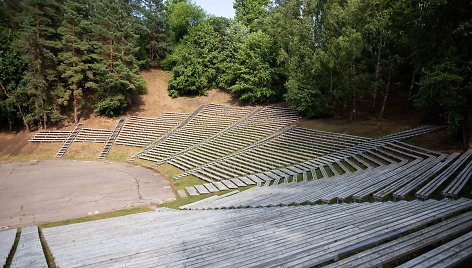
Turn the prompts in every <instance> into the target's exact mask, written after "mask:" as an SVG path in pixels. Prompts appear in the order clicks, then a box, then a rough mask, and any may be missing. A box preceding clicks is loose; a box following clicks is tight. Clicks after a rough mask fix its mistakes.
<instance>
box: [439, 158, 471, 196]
mask: <svg viewBox="0 0 472 268" xmlns="http://www.w3.org/2000/svg"><path fill="white" fill-rule="evenodd" d="M470 178H472V161H469V163H468V164H466V166H465V168H464V169H463V170H462V171H461V172H460V173H459V175H457V177H456V178H455V179H454V180H453V181H452V182H451V183H450V184H449V185H448V186H447V187H446V189H444V191H443V192H442V193H443V195H444V196H446V197H453V198H456V197H457V195H458V194H459V192H460V191H461V190H462V188H464V186H465V185H466V183H467V182H468V181H469V180H470Z"/></svg>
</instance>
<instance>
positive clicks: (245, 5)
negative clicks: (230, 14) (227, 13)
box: [233, 0, 272, 30]
mask: <svg viewBox="0 0 472 268" xmlns="http://www.w3.org/2000/svg"><path fill="white" fill-rule="evenodd" d="M271 2H272V1H271V0H235V1H234V3H233V7H234V9H235V11H236V20H237V21H239V22H241V23H242V24H243V25H245V26H247V27H249V28H250V29H252V30H255V29H256V28H257V24H258V21H259V20H261V19H262V18H263V17H264V15H265V14H266V13H267V12H268V6H269V4H270V3H271Z"/></svg>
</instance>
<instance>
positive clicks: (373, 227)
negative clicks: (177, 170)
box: [43, 199, 472, 267]
mask: <svg viewBox="0 0 472 268" xmlns="http://www.w3.org/2000/svg"><path fill="white" fill-rule="evenodd" d="M470 208H472V201H471V200H465V199H459V200H455V201H450V200H447V201H446V200H444V201H435V200H428V201H411V202H407V201H400V202H374V203H354V204H334V205H319V206H297V207H274V208H253V209H237V210H207V211H175V210H168V209H166V210H158V211H155V212H149V213H140V214H135V215H129V216H125V217H119V218H111V219H105V220H100V221H94V222H86V223H80V224H73V225H65V226H60V227H54V228H48V229H44V230H43V233H44V236H45V239H46V242H47V244H48V245H49V248H50V250H51V252H52V255H53V257H54V260H55V262H56V265H57V266H59V267H78V266H80V267H82V266H84V267H85V266H87V267H88V266H94V267H95V266H100V267H116V266H119V267H155V266H156V265H159V266H165V267H181V266H186V267H234V266H235V265H237V266H241V267H245V266H257V267H275V266H283V267H296V266H299V267H313V266H317V265H321V264H327V263H329V262H334V264H336V261H338V260H339V259H341V261H342V258H344V257H346V256H348V255H350V254H352V253H358V252H362V251H366V250H367V251H366V252H370V251H371V250H373V249H375V248H374V246H375V247H377V246H378V245H382V244H383V245H389V244H388V243H391V242H390V241H392V242H393V241H396V242H397V243H396V244H392V246H391V247H390V246H386V247H385V248H384V249H383V250H385V251H386V252H392V251H393V248H396V245H398V244H401V245H404V240H402V241H398V240H396V239H409V238H410V239H411V235H413V234H415V235H416V236H419V237H425V236H426V235H425V234H426V233H429V231H431V232H434V233H432V235H431V236H430V238H431V239H435V240H440V237H444V235H443V233H442V232H440V230H444V231H445V232H447V233H448V234H451V235H452V234H455V233H456V232H459V231H460V229H461V230H465V229H466V228H468V227H467V226H470V221H466V220H465V219H468V218H470V212H467V211H468V210H470ZM464 213H465V214H464ZM461 214H462V215H461ZM449 217H455V218H452V219H450V220H447V221H446V222H444V223H439V224H440V225H439V226H437V225H433V224H438V220H440V219H448V218H449ZM433 226H434V227H433ZM445 226H447V227H450V228H446V227H445ZM425 228H428V229H426V230H428V232H426V233H425V232H421V230H422V229H425ZM453 230H454V232H453ZM399 237H400V238H399ZM410 241H413V240H410ZM427 243H428V242H427V241H418V243H417V244H410V248H411V251H412V252H416V251H418V250H420V249H422V248H424V247H425V244H427ZM431 245H433V244H431ZM379 254H382V253H381V252H380V253H379Z"/></svg>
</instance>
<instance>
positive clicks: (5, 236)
mask: <svg viewBox="0 0 472 268" xmlns="http://www.w3.org/2000/svg"><path fill="white" fill-rule="evenodd" d="M15 236H16V229H10V230H6V231H0V267H5V263H6V262H7V258H8V255H9V254H10V250H11V248H12V247H13V243H14V242H15Z"/></svg>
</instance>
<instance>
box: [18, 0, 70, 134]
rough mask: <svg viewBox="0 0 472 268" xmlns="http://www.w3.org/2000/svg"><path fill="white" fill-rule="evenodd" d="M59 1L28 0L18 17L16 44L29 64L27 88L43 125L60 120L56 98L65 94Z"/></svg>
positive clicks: (26, 77)
mask: <svg viewBox="0 0 472 268" xmlns="http://www.w3.org/2000/svg"><path fill="white" fill-rule="evenodd" d="M59 4H60V2H59V1H57V0H26V1H25V2H24V4H23V12H22V13H21V14H20V16H19V18H18V20H19V25H20V29H19V34H18V36H19V37H18V40H17V44H16V45H17V47H18V49H19V51H20V52H21V55H22V58H23V60H24V61H25V62H26V63H27V64H28V67H27V71H26V73H25V79H26V86H25V87H26V91H27V92H28V94H30V95H31V96H32V100H33V105H34V109H35V117H36V119H37V121H38V122H39V124H40V126H41V127H43V128H46V127H47V123H48V121H49V120H52V121H57V120H60V119H61V117H60V113H59V105H58V104H59V103H58V101H57V100H58V99H61V98H63V97H64V91H63V89H62V87H61V85H60V83H59V80H58V74H57V66H56V55H57V51H58V48H59V46H60V45H59V41H58V35H57V33H56V29H57V26H58V24H59V22H60V20H61V9H60V5H59ZM59 102H60V101H59Z"/></svg>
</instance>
